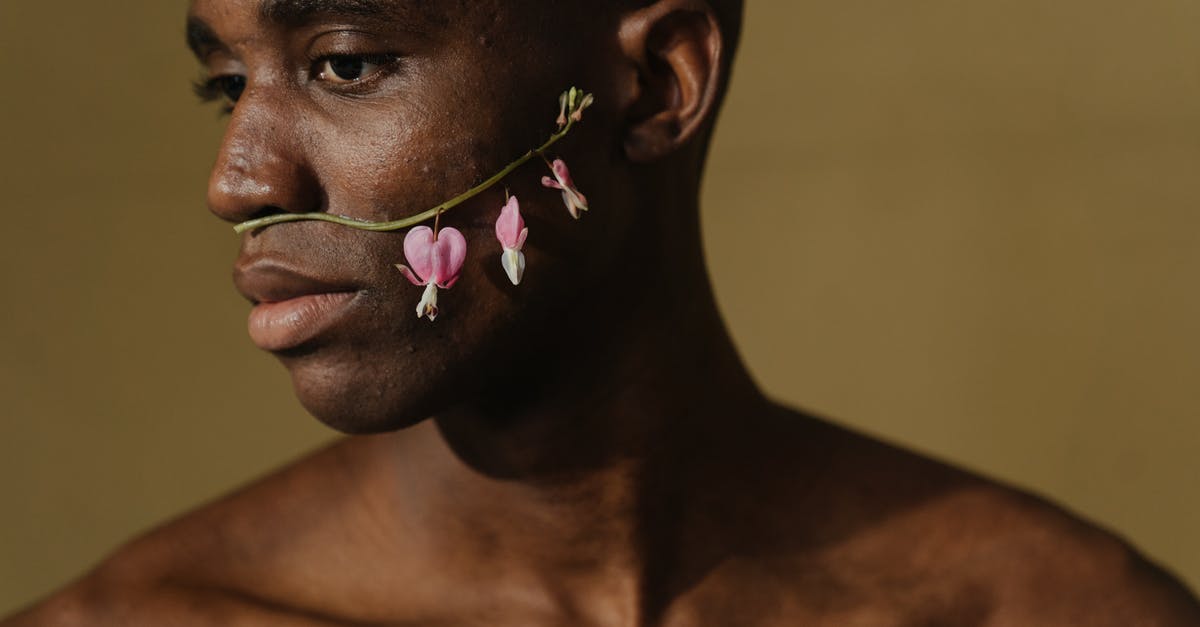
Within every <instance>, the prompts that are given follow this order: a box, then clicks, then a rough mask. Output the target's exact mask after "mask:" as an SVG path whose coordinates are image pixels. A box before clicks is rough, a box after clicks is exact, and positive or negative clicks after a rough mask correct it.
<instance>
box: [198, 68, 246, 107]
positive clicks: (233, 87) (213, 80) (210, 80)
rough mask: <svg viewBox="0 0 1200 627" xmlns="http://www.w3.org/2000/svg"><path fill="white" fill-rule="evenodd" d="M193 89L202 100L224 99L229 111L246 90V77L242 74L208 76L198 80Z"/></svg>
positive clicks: (214, 100)
mask: <svg viewBox="0 0 1200 627" xmlns="http://www.w3.org/2000/svg"><path fill="white" fill-rule="evenodd" d="M193 90H194V91H195V92H196V96H197V97H199V98H200V100H201V102H216V101H219V100H224V101H225V110H226V111H229V110H232V109H233V104H234V103H236V102H237V101H238V98H241V97H242V92H244V91H245V90H246V77H245V76H242V75H240V74H223V75H219V76H207V77H203V78H201V79H200V80H198V81H196V82H195V83H194V84H193Z"/></svg>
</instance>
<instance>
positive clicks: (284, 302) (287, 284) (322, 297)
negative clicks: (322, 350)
mask: <svg viewBox="0 0 1200 627" xmlns="http://www.w3.org/2000/svg"><path fill="white" fill-rule="evenodd" d="M233 282H234V285H235V286H236V287H237V289H238V291H239V292H241V294H242V295H243V296H245V297H246V299H247V300H249V301H250V302H251V303H252V304H253V305H254V308H253V309H251V310H250V317H249V320H248V321H247V328H248V330H249V332H250V339H251V341H253V342H254V344H255V345H256V346H258V347H259V348H261V349H263V350H266V351H282V350H288V349H291V348H296V347H298V346H301V345H303V344H305V343H306V342H309V341H311V340H313V339H315V338H317V337H318V336H320V335H321V334H322V333H324V332H325V331H327V330H329V329H330V328H332V327H333V326H334V325H336V323H337V322H338V321H339V320H340V319H341V318H343V317H344V316H345V314H346V312H347V311H348V310H350V309H351V308H352V306H353V304H354V302H355V301H356V299H357V297H358V294H359V293H360V290H359V289H358V288H356V287H355V286H353V285H352V284H350V283H349V282H345V281H338V280H329V279H325V278H319V277H313V276H310V275H308V274H305V273H304V272H302V271H299V270H297V269H295V268H292V267H290V266H288V265H287V264H285V263H283V262H281V261H279V260H277V259H272V258H251V259H248V260H239V262H238V263H237V265H235V266H234V273H233Z"/></svg>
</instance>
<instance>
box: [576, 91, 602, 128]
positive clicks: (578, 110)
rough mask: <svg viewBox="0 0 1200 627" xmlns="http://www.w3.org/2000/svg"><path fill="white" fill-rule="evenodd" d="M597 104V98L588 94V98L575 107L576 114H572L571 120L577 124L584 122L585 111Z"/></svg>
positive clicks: (585, 97) (584, 98)
mask: <svg viewBox="0 0 1200 627" xmlns="http://www.w3.org/2000/svg"><path fill="white" fill-rule="evenodd" d="M595 102H596V97H595V96H593V95H592V94H587V95H586V96H584V97H583V99H582V100H580V101H579V103H578V106H577V107H575V112H574V113H572V114H571V119H572V120H575V121H576V122H582V121H583V110H584V109H586V108H588V107H590V106H592V104H594V103H595Z"/></svg>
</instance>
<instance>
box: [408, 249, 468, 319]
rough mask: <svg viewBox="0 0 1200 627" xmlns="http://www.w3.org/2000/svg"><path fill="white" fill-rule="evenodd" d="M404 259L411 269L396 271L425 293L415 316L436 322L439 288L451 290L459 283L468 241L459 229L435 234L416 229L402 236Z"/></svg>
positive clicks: (465, 258)
mask: <svg viewBox="0 0 1200 627" xmlns="http://www.w3.org/2000/svg"><path fill="white" fill-rule="evenodd" d="M404 257H405V258H406V259H408V264H409V266H412V268H411V269H410V268H409V267H408V266H405V265H402V264H396V268H398V269H399V270H400V272H401V273H402V274H403V275H404V278H406V279H408V280H409V281H410V282H412V284H413V285H416V286H422V285H424V286H425V294H424V295H422V296H421V302H420V304H418V305H417V317H418V318H421V317H427V318H429V319H430V320H431V321H432V320H436V319H437V315H438V307H437V291H438V288H439V287H440V288H442V289H450V288H451V287H453V286H454V284H455V282H457V281H458V275H459V273H460V272H462V267H463V263H464V262H465V261H466V260H467V239H466V238H465V237H463V234H462V233H460V232H458V229H453V228H445V229H442V230H441V231H440V232H438V233H434V232H433V229H431V228H429V227H427V226H418V227H416V228H414V229H412V230H410V231H409V232H408V235H406V236H404Z"/></svg>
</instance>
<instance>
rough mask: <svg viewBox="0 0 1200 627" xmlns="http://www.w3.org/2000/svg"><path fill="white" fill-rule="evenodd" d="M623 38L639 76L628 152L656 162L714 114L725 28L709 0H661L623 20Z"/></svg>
mask: <svg viewBox="0 0 1200 627" xmlns="http://www.w3.org/2000/svg"><path fill="white" fill-rule="evenodd" d="M620 38H621V47H622V49H623V50H624V52H625V55H626V56H627V58H629V59H630V60H631V61H632V62H633V64H634V66H635V67H636V68H637V72H638V76H637V81H636V88H635V89H636V92H637V93H635V94H632V96H631V97H630V98H629V99H628V102H629V103H630V104H629V106H628V108H627V119H628V127H627V131H626V136H625V152H626V155H627V156H628V158H629V159H630V160H631V161H635V162H649V161H655V160H658V159H661V158H663V157H665V156H667V155H668V154H670V153H672V152H674V151H676V150H678V149H679V148H680V147H682V146H683V145H685V144H687V143H688V142H690V141H691V140H692V139H693V138H694V137H696V136H697V135H699V134H700V132H701V131H702V130H703V129H704V128H705V125H706V124H707V123H708V122H709V120H710V118H711V117H712V115H713V114H714V110H715V108H716V102H717V97H718V92H719V90H720V85H721V82H722V79H723V73H724V72H725V68H724V63H723V61H724V59H723V55H724V46H723V42H722V39H721V29H720V25H719V23H718V21H717V16H716V14H715V13H714V12H713V9H712V7H710V6H709V5H708V3H707V2H705V1H704V0H659V1H658V2H654V3H652V4H650V5H649V6H646V7H643V8H641V9H638V10H637V11H633V12H631V13H629V14H627V15H626V16H624V17H623V19H622V24H621V34H620Z"/></svg>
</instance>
